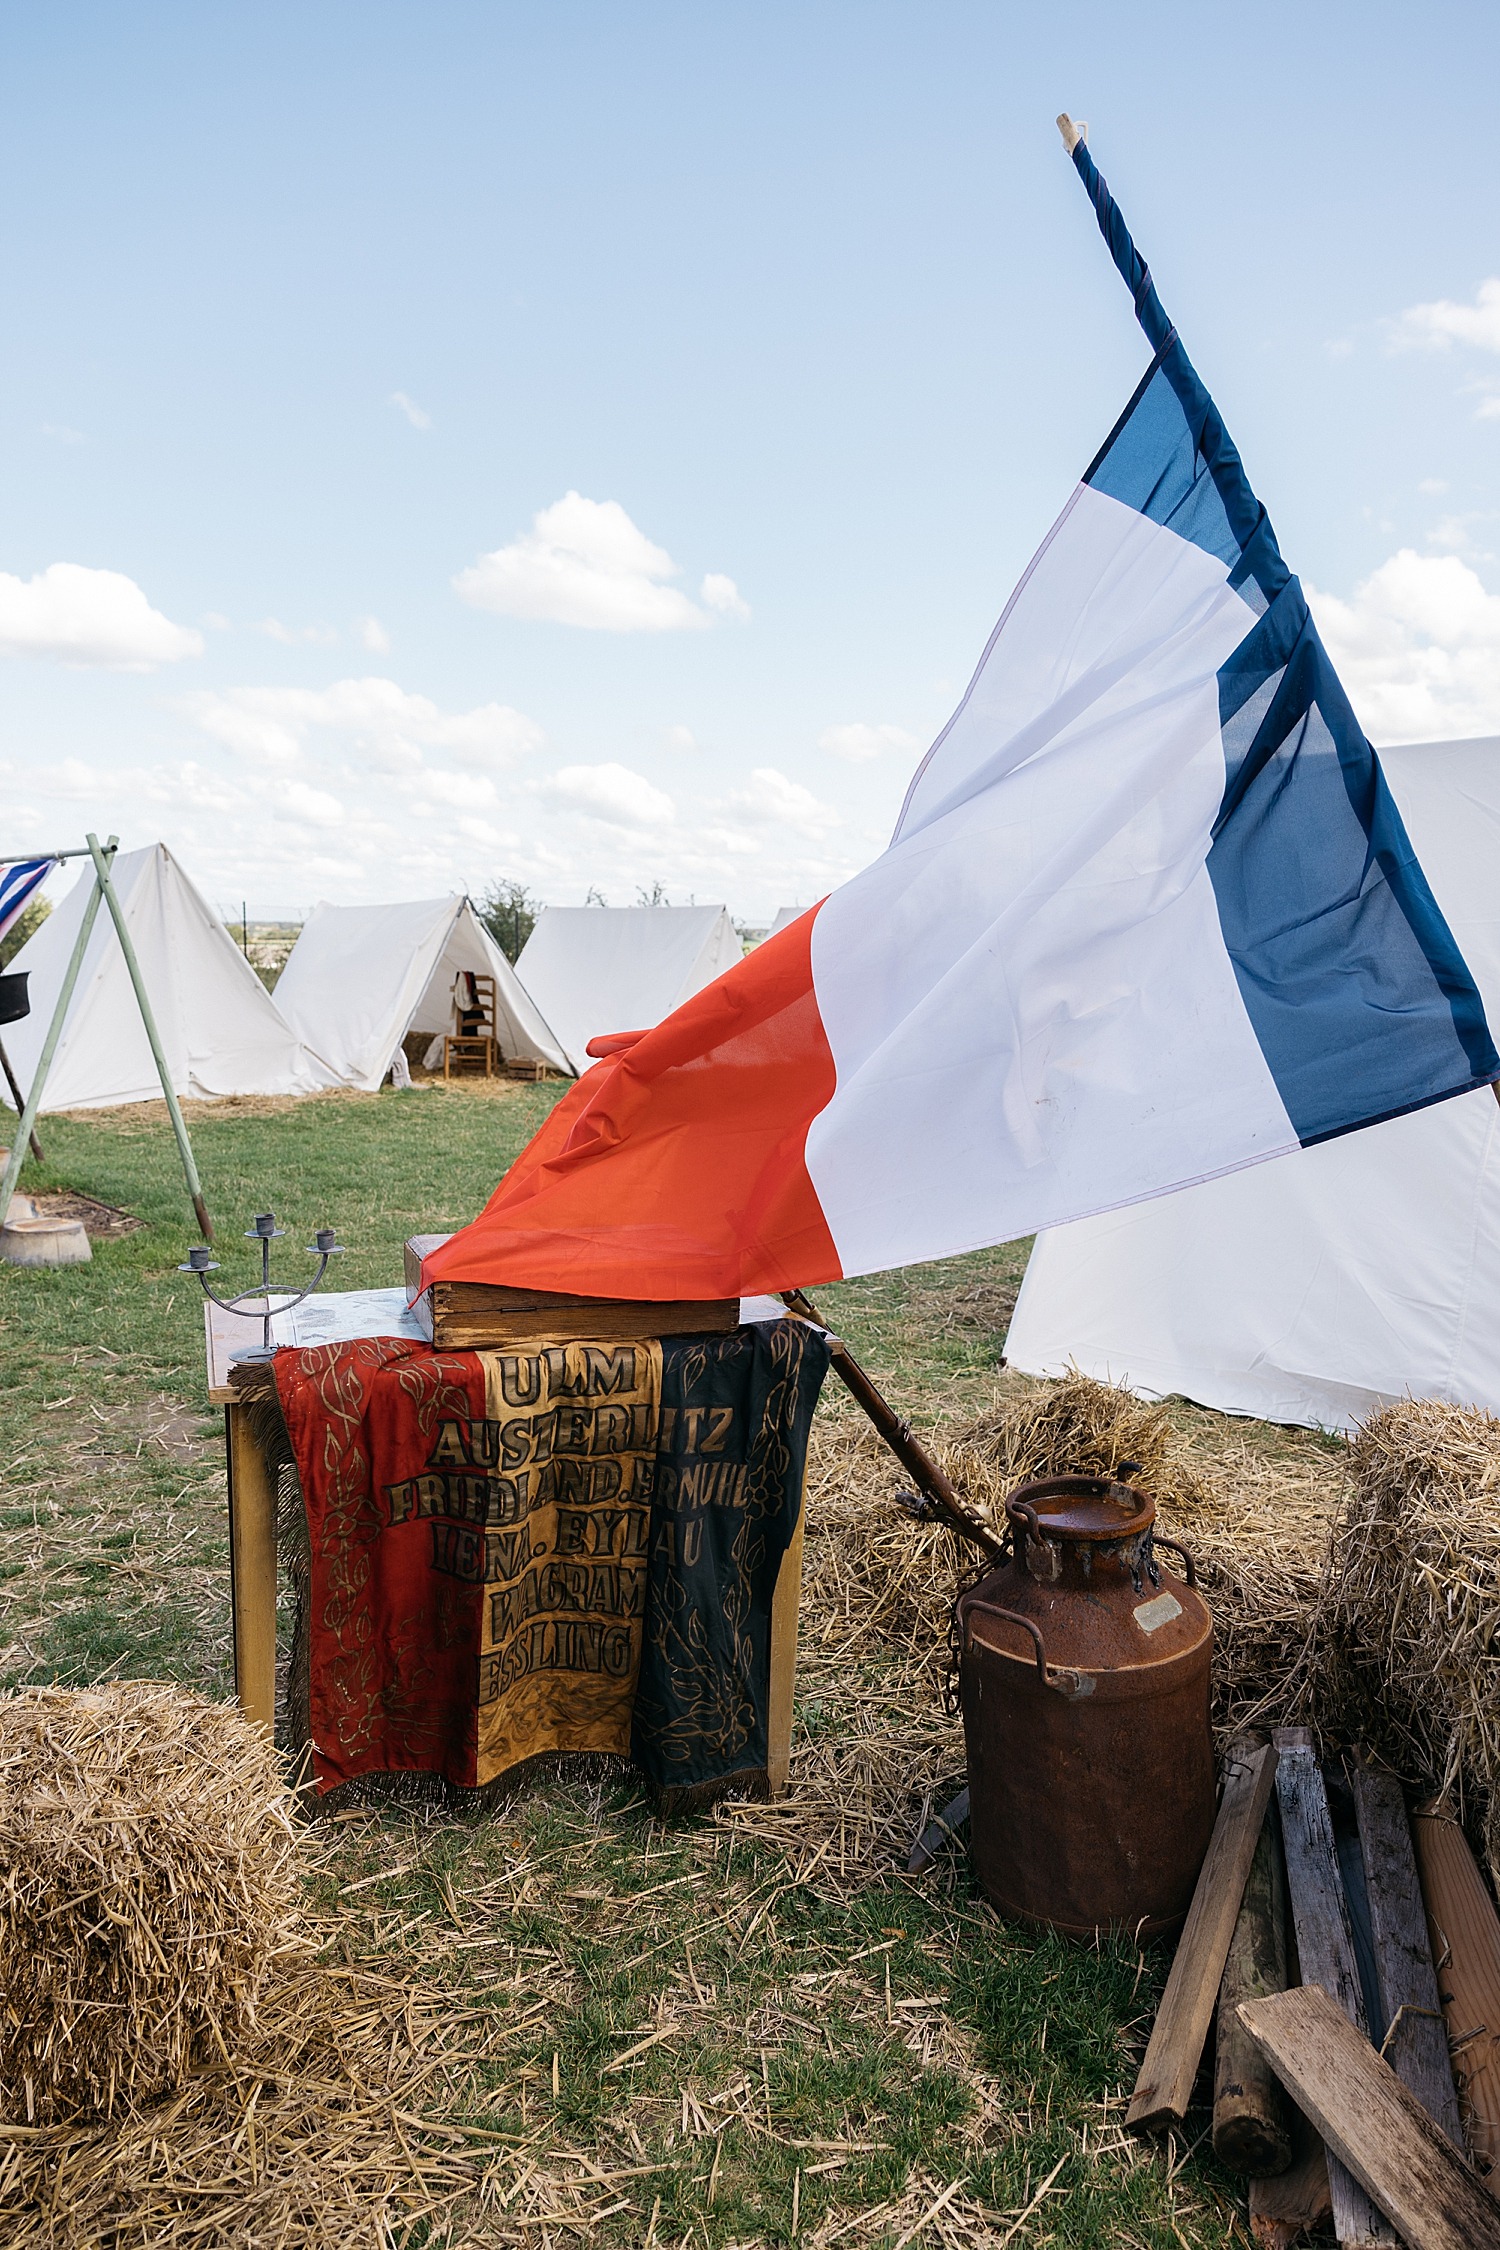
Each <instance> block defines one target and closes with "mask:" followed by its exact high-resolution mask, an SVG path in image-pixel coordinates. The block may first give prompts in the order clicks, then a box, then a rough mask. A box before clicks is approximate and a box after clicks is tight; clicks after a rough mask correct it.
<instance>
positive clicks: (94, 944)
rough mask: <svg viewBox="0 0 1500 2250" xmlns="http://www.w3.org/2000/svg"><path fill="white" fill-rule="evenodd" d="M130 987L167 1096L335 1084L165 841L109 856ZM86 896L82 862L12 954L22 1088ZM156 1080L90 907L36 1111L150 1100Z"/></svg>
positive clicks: (12, 1037)
mask: <svg viewBox="0 0 1500 2250" xmlns="http://www.w3.org/2000/svg"><path fill="white" fill-rule="evenodd" d="M111 881H112V882H113V885H114V890H115V895H116V896H117V898H118V899H119V901H120V906H121V910H122V912H123V914H124V917H125V926H126V928H127V929H128V930H129V932H130V937H131V943H132V944H133V945H134V947H135V952H136V958H137V959H138V961H139V962H140V968H141V979H142V982H143V983H144V985H145V987H146V992H147V995H148V997H149V999H150V1002H151V1010H152V1013H153V1015H154V1016H155V1018H156V1027H157V1030H158V1031H159V1032H160V1034H161V1041H162V1046H163V1049H164V1051H165V1054H166V1058H167V1065H168V1069H169V1070H170V1072H171V1077H172V1085H173V1088H174V1090H175V1091H176V1093H177V1094H178V1096H179V1097H181V1098H183V1099H190V1100H193V1101H212V1100H214V1099H215V1098H217V1097H219V1096H222V1095H225V1094H308V1093H311V1092H313V1091H314V1089H315V1088H317V1087H320V1086H328V1085H331V1084H332V1083H333V1078H332V1074H331V1072H330V1071H328V1070H327V1069H326V1068H325V1067H324V1065H323V1063H322V1061H321V1058H320V1057H319V1056H318V1055H316V1054H312V1053H309V1052H308V1050H307V1048H306V1047H305V1046H304V1045H303V1042H302V1040H301V1039H300V1038H299V1037H298V1035H297V1033H296V1032H294V1031H292V1030H291V1029H289V1027H288V1026H287V1024H286V1023H285V1022H284V1020H283V1018H282V1017H281V1015H280V1013H279V1012H278V1010H277V1007H276V1004H275V1002H274V1001H273V1000H272V998H271V996H270V994H269V993H268V992H267V991H266V988H265V986H264V985H263V984H262V983H261V981H260V978H259V977H258V976H257V975H256V973H255V971H254V970H253V969H252V968H251V966H250V964H249V962H248V961H247V960H246V959H245V956H244V954H243V953H242V952H241V951H240V949H239V947H238V946H237V945H236V944H235V942H234V940H233V938H232V937H231V936H230V935H229V932H228V931H227V930H226V929H225V927H224V925H223V923H222V922H221V921H220V919H219V917H218V915H217V914H215V913H214V912H213V911H212V909H211V908H210V907H209V906H208V904H207V902H206V901H205V900H204V899H203V898H202V897H201V896H200V894H199V893H198V891H197V890H195V889H194V887H193V885H192V883H191V882H190V881H189V879H188V877H187V876H186V875H185V874H184V873H183V871H182V869H181V867H180V866H179V865H178V863H177V861H176V860H175V859H174V858H173V857H172V854H171V853H170V852H169V851H168V849H167V847H166V845H165V844H149V845H147V846H146V848H145V849H144V850H143V851H138V852H120V853H117V854H116V856H115V860H114V864H113V868H112V870H111ZM93 889H94V870H93V867H92V866H91V865H89V864H87V863H85V871H84V873H83V874H82V875H81V876H80V877H79V879H78V881H77V882H76V883H75V884H74V886H73V888H72V890H70V891H69V892H68V894H67V896H66V897H65V898H64V899H63V900H62V901H61V903H60V904H59V905H58V906H57V908H56V909H55V911H54V912H53V913H51V914H49V915H48V917H47V919H46V921H45V922H44V923H43V924H42V926H41V928H40V929H39V930H38V931H37V933H36V935H35V937H33V938H31V939H29V940H28V942H27V943H26V944H25V945H23V946H22V948H21V950H20V952H19V953H18V954H17V955H16V957H15V959H14V961H12V963H11V968H12V970H19V969H26V970H29V971H30V975H31V986H30V999H31V1013H30V1015H29V1016H25V1017H23V1018H22V1020H21V1021H20V1022H19V1023H13V1024H7V1025H6V1027H5V1045H6V1049H7V1052H8V1053H9V1055H10V1059H11V1063H12V1065H13V1067H14V1069H15V1073H16V1076H17V1078H18V1079H19V1080H20V1083H21V1089H22V1092H23V1093H24V1092H26V1091H27V1090H28V1089H29V1088H30V1085H31V1080H32V1077H33V1074H34V1073H35V1070H36V1067H37V1063H38V1061H39V1059H40V1056H41V1051H42V1043H43V1041H44V1040H45V1038H46V1036H47V1030H48V1026H49V1025H50V1024H51V1021H52V1011H53V1009H54V1008H55V1006H56V1004H57V996H58V993H59V992H60V990H61V989H62V982H63V978H64V976H65V975H66V973H67V967H68V962H69V960H70V959H71V957H72V952H73V945H74V941H75V940H76V938H77V936H78V931H79V926H80V924H81V922H82V920H83V915H84V910H85V907H86V906H87V903H88V900H89V898H90V896H91V894H92V892H93ZM160 1099H161V1081H160V1079H159V1078H158V1076H157V1073H156V1064H155V1062H154V1061H153V1060H152V1056H151V1045H150V1041H149V1040H148V1039H147V1036H146V1029H145V1026H144V1024H143V1023H142V1021H141V1012H140V1009H139V1007H138V1006H137V1004H136V998H135V993H134V990H133V989H132V986H131V981H130V971H129V969H128V968H127V966H126V963H125V956H124V954H123V953H122V952H121V950H120V941H119V938H118V936H117V935H116V933H115V927H114V924H113V922H112V921H111V920H110V917H109V914H108V912H107V911H105V910H104V909H103V908H101V909H100V911H99V913H98V914H97V916H96V918H95V922H94V927H93V930H92V932H91V934H90V937H89V942H88V946H87V949H86V951H85V953H84V957H83V964H82V967H81V969H80V970H79V975H78V982H77V984H76V985H75V986H74V988H73V998H72V1002H71V1004H70V1006H69V1008H68V1013H67V1017H66V1020H65V1022H64V1024H63V1030H62V1037H61V1039H60V1041H59V1042H58V1047H57V1052H56V1054H55V1055H54V1056H53V1058H52V1068H51V1070H50V1072H49V1073H48V1077H47V1083H46V1087H45V1089H44V1091H43V1096H42V1108H43V1111H44V1113H45V1112H48V1111H54V1110H60V1109H108V1108H111V1107H113V1106H114V1105H115V1104H117V1103H120V1102H149V1101H160Z"/></svg>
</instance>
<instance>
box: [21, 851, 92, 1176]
mask: <svg viewBox="0 0 1500 2250" xmlns="http://www.w3.org/2000/svg"><path fill="white" fill-rule="evenodd" d="M117 842H118V838H117V837H114V836H111V837H110V839H109V842H108V843H107V844H106V845H105V847H104V851H103V853H102V854H101V853H100V850H99V847H98V845H97V844H96V843H94V842H93V839H92V838H90V843H91V844H92V845H93V861H94V888H93V891H92V892H91V894H90V896H89V900H88V903H87V905H86V906H85V907H84V910H83V920H82V921H81V922H80V923H79V925H78V935H77V937H76V938H75V939H74V941H73V957H72V959H71V960H70V961H69V963H68V969H67V974H66V976H65V977H64V978H63V980H62V987H61V989H60V991H59V992H58V995H57V1005H56V1007H55V1008H54V1009H53V1011H52V1021H51V1023H50V1024H49V1025H48V1026H47V1036H46V1038H45V1039H44V1040H43V1042H42V1051H41V1054H40V1055H39V1056H38V1058H37V1066H36V1072H35V1075H34V1076H33V1078H32V1081H31V1092H30V1093H29V1094H28V1095H27V1097H26V1102H25V1106H24V1108H23V1109H22V1111H21V1116H20V1121H19V1123H18V1124H17V1126H16V1133H15V1140H14V1143H13V1144H12V1147H11V1152H10V1156H9V1158H8V1159H7V1161H6V1166H5V1178H4V1179H3V1180H0V1215H3V1214H4V1213H5V1212H7V1211H9V1209H10V1199H11V1197H12V1196H13V1195H14V1193H15V1191H16V1182H17V1180H18V1179H19V1178H20V1176H21V1164H22V1160H23V1159H24V1157H25V1155H26V1144H27V1142H28V1141H29V1140H30V1138H31V1131H32V1127H33V1126H34V1125H35V1123H36V1113H37V1111H38V1110H39V1109H40V1108H41V1106H42V1090H43V1088H44V1087H45V1086H46V1083H47V1073H48V1071H49V1070H50V1069H51V1068H52V1058H53V1056H54V1055H55V1054H56V1053H57V1042H58V1041H59V1039H61V1037H62V1028H63V1021H64V1018H65V1017H66V1015H67V1013H68V1006H69V1003H70V1002H71V1000H72V998H73V987H74V985H75V984H76V983H77V982H78V972H79V970H80V969H81V968H82V967H83V956H84V952H85V950H86V948H87V946H88V942H89V939H90V938H91V937H92V935H93V931H94V916H95V915H96V914H97V913H98V911H99V901H100V898H101V897H102V895H103V894H102V892H101V890H100V878H99V867H100V864H101V859H102V863H103V865H104V867H105V868H106V869H107V868H108V866H109V862H110V860H111V859H112V858H113V857H114V849H115V845H116V843H117ZM68 856H69V858H73V859H81V858H82V856H83V855H82V853H81V852H72V853H69V855H68ZM59 857H61V854H59Z"/></svg>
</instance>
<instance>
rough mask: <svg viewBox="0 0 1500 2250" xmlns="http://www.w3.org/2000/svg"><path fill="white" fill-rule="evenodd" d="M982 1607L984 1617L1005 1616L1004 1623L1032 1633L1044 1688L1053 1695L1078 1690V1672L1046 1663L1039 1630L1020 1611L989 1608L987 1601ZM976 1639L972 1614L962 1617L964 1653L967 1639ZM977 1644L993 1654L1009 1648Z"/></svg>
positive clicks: (998, 1654)
mask: <svg viewBox="0 0 1500 2250" xmlns="http://www.w3.org/2000/svg"><path fill="white" fill-rule="evenodd" d="M984 1606H985V1613H986V1615H987V1616H990V1617H1002V1618H1004V1620H1005V1622H1006V1624H1007V1625H1019V1626H1020V1628H1021V1630H1022V1632H1023V1633H1029V1634H1030V1635H1031V1638H1032V1642H1033V1644H1034V1646H1035V1648H1036V1676H1037V1678H1038V1679H1039V1680H1040V1681H1041V1683H1042V1686H1043V1687H1044V1688H1051V1690H1052V1692H1053V1694H1054V1695H1067V1696H1072V1695H1076V1693H1077V1692H1078V1683H1079V1674H1078V1673H1077V1672H1072V1671H1069V1670H1068V1669H1067V1668H1066V1666H1064V1665H1057V1666H1052V1665H1049V1664H1048V1662H1047V1650H1046V1647H1045V1644H1044V1643H1043V1640H1042V1636H1041V1633H1040V1631H1039V1630H1038V1628H1037V1627H1036V1626H1035V1625H1033V1624H1032V1622H1031V1619H1030V1618H1029V1617H1023V1616H1022V1615H1021V1614H1020V1612H1019V1610H1014V1609H991V1608H990V1605H989V1603H988V1602H986V1603H985V1605H984ZM976 1638H977V1635H976V1634H975V1632H974V1621H973V1619H972V1618H971V1617H966V1618H965V1619H964V1653H965V1655H967V1654H968V1648H969V1643H970V1641H971V1640H974V1639H976ZM979 1645H980V1647H981V1648H987V1649H991V1650H993V1651H994V1653H995V1655H996V1656H1007V1655H1008V1654H1009V1653H1010V1652H1009V1650H1008V1649H1003V1648H998V1649H997V1648H995V1644H994V1642H993V1641H984V1640H981V1641H980V1643H979Z"/></svg>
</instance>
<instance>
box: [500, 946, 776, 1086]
mask: <svg viewBox="0 0 1500 2250" xmlns="http://www.w3.org/2000/svg"><path fill="white" fill-rule="evenodd" d="M742 958H743V953H742V949H741V946H740V941H739V939H738V937H737V936H736V935H735V928H734V924H733V923H732V922H731V921H730V919H729V915H728V913H727V911H726V910H725V908H724V907H722V906H549V907H547V908H545V909H544V910H543V912H542V913H541V914H539V915H538V916H537V923H536V928H535V929H534V930H533V931H532V933H531V935H530V937H529V938H528V939H527V940H526V943H525V945H524V946H523V947H522V949H521V958H520V959H519V961H517V963H516V974H517V975H518V976H519V977H520V979H521V982H522V983H523V984H524V985H525V987H526V989H527V991H528V992H529V993H530V994H531V997H532V998H533V1000H535V1002H536V1003H537V1006H538V1007H539V1008H540V1009H541V1011H542V1013H543V1015H544V1016H545V1017H546V1019H547V1021H548V1023H550V1024H551V1026H552V1028H553V1030H554V1031H555V1032H556V1033H557V1036H558V1038H559V1039H560V1040H561V1041H562V1043H563V1046H564V1047H565V1049H566V1050H567V1053H568V1057H569V1060H570V1061H571V1062H572V1065H573V1068H574V1069H575V1070H579V1071H582V1070H587V1069H588V1067H589V1060H590V1058H589V1056H588V1054H587V1052H586V1050H587V1047H588V1043H589V1041H590V1040H591V1039H597V1038H598V1037H599V1036H600V1034H601V1033H603V1032H609V1031H649V1030H650V1029H651V1027H652V1025H653V1024H658V1023H660V1022H661V1020H662V1017H663V1016H669V1015H670V1014H671V1013H672V1010H673V1009H674V1008H680V1007H681V1005H682V1003H683V1001H684V1000H690V999H691V998H692V996H693V994H694V993H695V992H701V991H702V989H703V987H704V986H705V985H706V984H712V983H713V980H714V978H715V977H717V976H722V975H723V973H724V971H725V970H726V969H730V968H733V966H734V964H735V962H736V961H738V960H741V959H742Z"/></svg>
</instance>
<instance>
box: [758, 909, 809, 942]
mask: <svg viewBox="0 0 1500 2250" xmlns="http://www.w3.org/2000/svg"><path fill="white" fill-rule="evenodd" d="M806 912H807V908H806V907H805V906H778V907H777V909H776V919H775V921H774V922H773V923H772V924H771V927H770V928H769V929H768V930H767V932H766V936H767V937H775V935H776V932H777V931H778V930H784V929H785V928H786V927H787V924H788V923H789V922H797V921H800V920H801V918H802V916H803V915H804V914H805V913H806Z"/></svg>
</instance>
